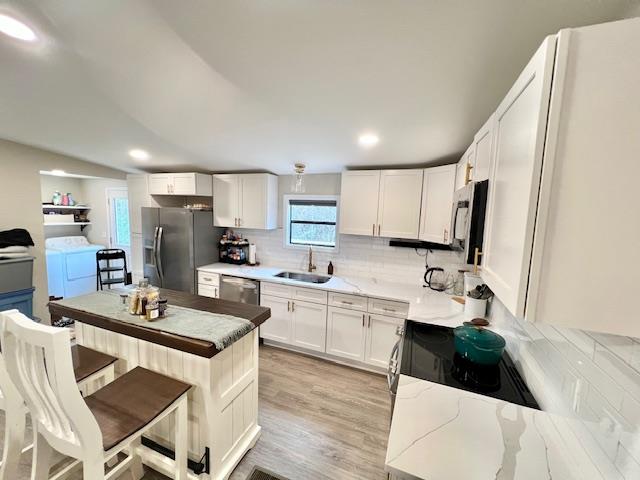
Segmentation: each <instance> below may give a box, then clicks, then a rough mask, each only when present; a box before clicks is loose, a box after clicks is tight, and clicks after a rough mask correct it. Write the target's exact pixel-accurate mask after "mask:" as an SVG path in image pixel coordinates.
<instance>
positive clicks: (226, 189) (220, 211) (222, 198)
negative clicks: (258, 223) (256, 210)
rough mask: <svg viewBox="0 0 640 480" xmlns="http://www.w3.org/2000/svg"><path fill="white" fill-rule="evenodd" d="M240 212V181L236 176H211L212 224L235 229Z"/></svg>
mask: <svg viewBox="0 0 640 480" xmlns="http://www.w3.org/2000/svg"><path fill="white" fill-rule="evenodd" d="M239 211H240V180H239V178H238V175H233V174H229V175H227V174H225V175H214V176H213V224H214V225H215V226H216V227H237V226H238V212H239Z"/></svg>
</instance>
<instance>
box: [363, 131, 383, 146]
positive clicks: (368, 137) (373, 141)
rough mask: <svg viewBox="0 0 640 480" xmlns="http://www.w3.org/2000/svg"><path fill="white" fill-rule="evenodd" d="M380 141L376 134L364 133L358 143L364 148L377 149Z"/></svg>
mask: <svg viewBox="0 0 640 480" xmlns="http://www.w3.org/2000/svg"><path fill="white" fill-rule="evenodd" d="M379 141H380V137H378V135H376V134H375V133H363V134H362V135H360V136H359V137H358V143H359V144H360V146H361V147H364V148H371V147H375V146H376V145H377V144H378V142H379Z"/></svg>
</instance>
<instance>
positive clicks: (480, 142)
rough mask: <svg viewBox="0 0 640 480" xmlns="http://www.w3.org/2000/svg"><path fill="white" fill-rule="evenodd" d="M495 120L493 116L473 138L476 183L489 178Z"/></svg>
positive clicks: (474, 178)
mask: <svg viewBox="0 0 640 480" xmlns="http://www.w3.org/2000/svg"><path fill="white" fill-rule="evenodd" d="M494 120H495V117H494V116H493V115H491V117H490V118H489V120H487V123H485V124H484V125H483V126H482V128H481V129H480V130H479V131H478V133H476V136H475V137H474V138H473V151H474V153H473V155H474V165H473V180H474V181H475V182H481V181H482V180H487V179H488V178H489V166H490V164H491V152H492V150H493V132H494V128H493V125H494Z"/></svg>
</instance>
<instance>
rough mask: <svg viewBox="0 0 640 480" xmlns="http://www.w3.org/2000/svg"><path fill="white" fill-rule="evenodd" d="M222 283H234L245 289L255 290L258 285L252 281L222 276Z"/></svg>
mask: <svg viewBox="0 0 640 480" xmlns="http://www.w3.org/2000/svg"><path fill="white" fill-rule="evenodd" d="M222 283H228V284H230V285H236V286H238V287H240V288H243V289H245V290H255V289H256V288H258V286H257V285H256V284H255V283H254V282H247V281H245V280H242V279H240V278H223V279H222Z"/></svg>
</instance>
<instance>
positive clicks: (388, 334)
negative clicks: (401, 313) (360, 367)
mask: <svg viewBox="0 0 640 480" xmlns="http://www.w3.org/2000/svg"><path fill="white" fill-rule="evenodd" d="M399 325H402V320H401V319H398V318H394V317H385V316H382V315H368V316H367V323H366V330H367V331H366V337H365V349H364V361H365V362H366V363H368V364H370V365H374V366H376V367H381V368H386V367H387V365H389V357H390V355H391V350H392V349H393V346H394V345H395V344H396V342H397V341H398V333H397V328H398V326H399Z"/></svg>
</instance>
